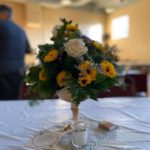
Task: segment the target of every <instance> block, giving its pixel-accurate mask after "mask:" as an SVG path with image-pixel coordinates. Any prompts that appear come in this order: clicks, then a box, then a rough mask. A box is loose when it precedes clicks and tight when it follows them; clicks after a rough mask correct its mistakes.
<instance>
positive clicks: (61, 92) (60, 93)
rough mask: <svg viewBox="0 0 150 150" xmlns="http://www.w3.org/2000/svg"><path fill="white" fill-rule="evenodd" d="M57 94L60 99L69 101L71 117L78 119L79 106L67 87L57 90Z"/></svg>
mask: <svg viewBox="0 0 150 150" xmlns="http://www.w3.org/2000/svg"><path fill="white" fill-rule="evenodd" d="M57 95H58V97H59V98H60V99H62V100H64V101H66V102H70V103H71V111H72V118H73V120H74V121H77V120H78V113H79V108H78V106H77V105H76V104H75V103H74V102H73V99H72V96H71V94H70V93H69V91H68V89H67V88H66V87H65V88H63V89H61V90H59V91H58V92H57Z"/></svg>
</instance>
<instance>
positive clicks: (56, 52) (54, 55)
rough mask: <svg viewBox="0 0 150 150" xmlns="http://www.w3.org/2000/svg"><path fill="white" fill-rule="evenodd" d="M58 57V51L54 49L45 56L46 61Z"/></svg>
mask: <svg viewBox="0 0 150 150" xmlns="http://www.w3.org/2000/svg"><path fill="white" fill-rule="evenodd" d="M57 57H58V51H57V50H55V49H53V50H51V51H50V52H48V54H47V55H46V56H45V58H44V61H45V62H52V61H54V60H55V59H57Z"/></svg>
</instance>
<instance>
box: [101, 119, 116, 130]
mask: <svg viewBox="0 0 150 150" xmlns="http://www.w3.org/2000/svg"><path fill="white" fill-rule="evenodd" d="M117 127H118V126H117V125H115V124H113V123H111V122H109V121H101V122H100V123H99V128H102V129H105V130H107V131H111V130H114V129H116V128H117Z"/></svg>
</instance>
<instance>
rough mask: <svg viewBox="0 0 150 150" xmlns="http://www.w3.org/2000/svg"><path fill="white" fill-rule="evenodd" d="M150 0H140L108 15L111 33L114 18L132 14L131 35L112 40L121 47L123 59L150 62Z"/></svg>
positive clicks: (108, 28)
mask: <svg viewBox="0 0 150 150" xmlns="http://www.w3.org/2000/svg"><path fill="white" fill-rule="evenodd" d="M149 8H150V0H139V1H138V2H137V3H134V4H132V5H130V6H127V7H124V8H122V9H120V10H118V11H116V12H114V13H112V14H110V15H108V16H107V29H106V30H107V32H109V33H111V21H112V19H113V18H115V17H118V16H121V15H124V14H128V15H129V16H130V31H129V37H128V38H126V39H122V40H114V41H113V40H111V41H110V43H111V44H116V45H117V46H118V48H120V58H121V60H122V61H123V60H131V61H132V62H134V63H144V64H145V63H150V19H149V18H150V9H149Z"/></svg>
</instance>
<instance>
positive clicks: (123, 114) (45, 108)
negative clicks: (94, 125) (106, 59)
mask: <svg viewBox="0 0 150 150" xmlns="http://www.w3.org/2000/svg"><path fill="white" fill-rule="evenodd" d="M80 114H82V115H84V116H86V117H88V118H90V119H93V120H95V121H101V120H108V121H111V122H113V123H115V124H116V125H118V126H119V127H120V128H119V129H118V131H117V132H116V135H115V137H114V138H113V140H112V141H111V143H110V144H109V143H108V144H109V145H110V146H111V147H109V149H112V150H114V149H119V150H122V149H123V150H131V149H133V150H150V98H107V99H101V100H99V101H98V102H97V101H92V100H87V101H84V102H82V103H81V105H80ZM70 118H71V111H70V104H69V103H67V102H64V101H61V100H51V101H50V100H45V101H44V102H41V103H40V104H39V105H37V106H34V107H31V106H29V103H28V101H21V100H20V101H7V102H4V101H3V102H0V150H23V145H24V144H26V143H27V142H28V141H29V140H30V139H31V137H32V136H33V134H35V133H36V132H37V131H39V130H40V129H43V128H49V127H51V126H53V125H54V124H55V125H56V124H58V125H59V124H60V123H62V122H64V121H66V120H68V119H70ZM116 145H117V147H115V146H116ZM97 149H98V150H108V148H107V146H101V147H97Z"/></svg>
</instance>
